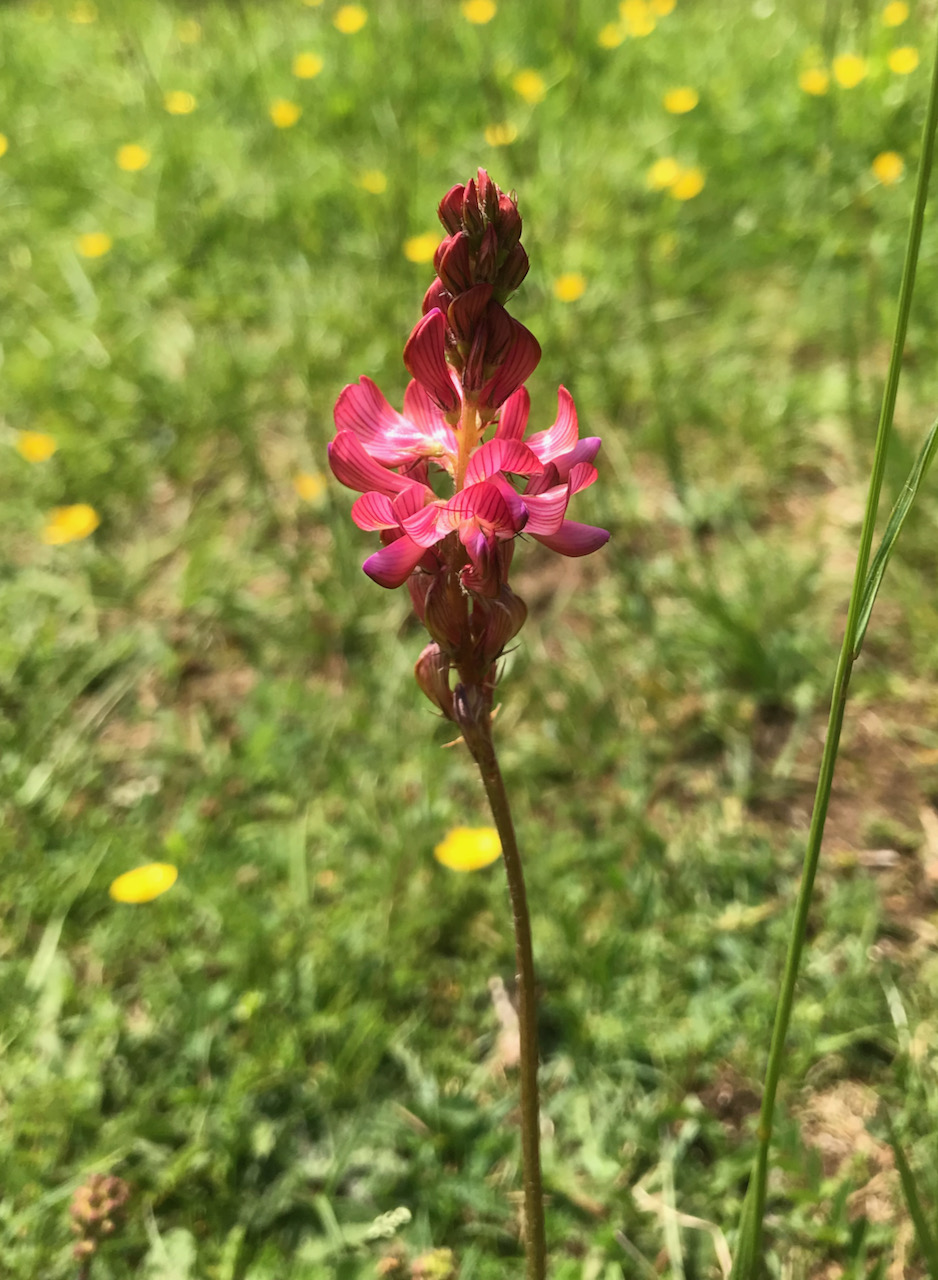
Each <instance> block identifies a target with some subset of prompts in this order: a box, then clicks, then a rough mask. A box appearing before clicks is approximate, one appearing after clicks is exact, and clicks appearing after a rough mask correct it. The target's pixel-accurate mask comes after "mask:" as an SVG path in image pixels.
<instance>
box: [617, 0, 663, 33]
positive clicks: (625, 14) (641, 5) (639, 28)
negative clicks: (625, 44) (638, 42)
mask: <svg viewBox="0 0 938 1280" xmlns="http://www.w3.org/2000/svg"><path fill="white" fill-rule="evenodd" d="M619 14H620V15H621V17H622V21H623V22H624V23H625V29H626V31H627V32H628V33H629V35H630V36H637V37H640V36H650V35H651V33H652V32H653V31H654V29H655V15H654V13H653V12H652V10H651V9H650V8H649V6H648V5H647V4H646V3H645V0H622V3H621V4H620V5H619Z"/></svg>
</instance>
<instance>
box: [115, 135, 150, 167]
mask: <svg viewBox="0 0 938 1280" xmlns="http://www.w3.org/2000/svg"><path fill="white" fill-rule="evenodd" d="M116 159H117V167H118V169H123V170H124V172H125V173H139V172H140V170H141V169H145V168H146V167H147V165H148V164H149V163H150V153H149V151H147V149H146V147H141V145H140V144H139V142H128V143H127V144H126V145H125V146H123V147H118V148H117V157H116Z"/></svg>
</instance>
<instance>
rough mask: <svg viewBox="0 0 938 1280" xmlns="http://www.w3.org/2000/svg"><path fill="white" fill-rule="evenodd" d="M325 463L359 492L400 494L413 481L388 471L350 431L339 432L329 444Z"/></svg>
mask: <svg viewBox="0 0 938 1280" xmlns="http://www.w3.org/2000/svg"><path fill="white" fill-rule="evenodd" d="M329 465H330V467H331V468H332V472H333V474H334V476H335V478H336V479H337V480H340V481H341V482H342V484H344V485H346V486H347V487H348V488H349V489H357V490H358V492H359V493H370V492H372V490H374V491H375V492H377V493H386V494H388V496H391V495H392V494H395V493H402V492H403V491H404V490H405V489H407V488H409V487H410V485H412V484H413V481H412V480H408V479H407V477H406V476H399V475H398V474H397V472H396V471H389V470H388V469H387V467H382V466H381V464H380V462H376V461H375V459H374V458H372V457H371V456H370V455H369V454H368V453H366V451H365V446H364V445H363V444H362V442H361V441H360V440H359V438H358V436H357V435H356V434H355V432H354V431H340V432H339V434H338V435H337V436H336V438H335V439H334V440H333V441H332V442H331V443H330V445H329Z"/></svg>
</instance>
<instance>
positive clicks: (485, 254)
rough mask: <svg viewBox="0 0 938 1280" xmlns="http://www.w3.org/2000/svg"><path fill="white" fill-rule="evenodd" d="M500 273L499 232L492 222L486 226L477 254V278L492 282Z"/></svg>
mask: <svg viewBox="0 0 938 1280" xmlns="http://www.w3.org/2000/svg"><path fill="white" fill-rule="evenodd" d="M497 273H498V233H497V231H496V230H495V228H494V227H493V226H492V224H491V223H489V225H488V226H487V227H486V228H485V231H484V232H483V235H482V243H481V244H480V245H479V252H478V255H477V256H476V272H475V274H476V279H477V280H487V281H489V283H491V282H492V281H493V280H494V279H495V277H496V275H497Z"/></svg>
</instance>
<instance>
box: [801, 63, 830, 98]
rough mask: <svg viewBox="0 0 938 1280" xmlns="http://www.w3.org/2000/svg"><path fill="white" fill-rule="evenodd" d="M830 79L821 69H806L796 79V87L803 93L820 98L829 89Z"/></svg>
mask: <svg viewBox="0 0 938 1280" xmlns="http://www.w3.org/2000/svg"><path fill="white" fill-rule="evenodd" d="M830 84H831V78H830V76H829V74H828V73H827V72H826V71H825V70H824V68H823V67H808V68H807V70H805V71H802V73H801V75H800V76H799V77H798V85H799V87H800V88H801V89H803V90H804V92H805V93H810V94H811V95H812V97H815V98H820V97H823V95H824V94H825V93H827V91H828V89H829V88H830Z"/></svg>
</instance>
